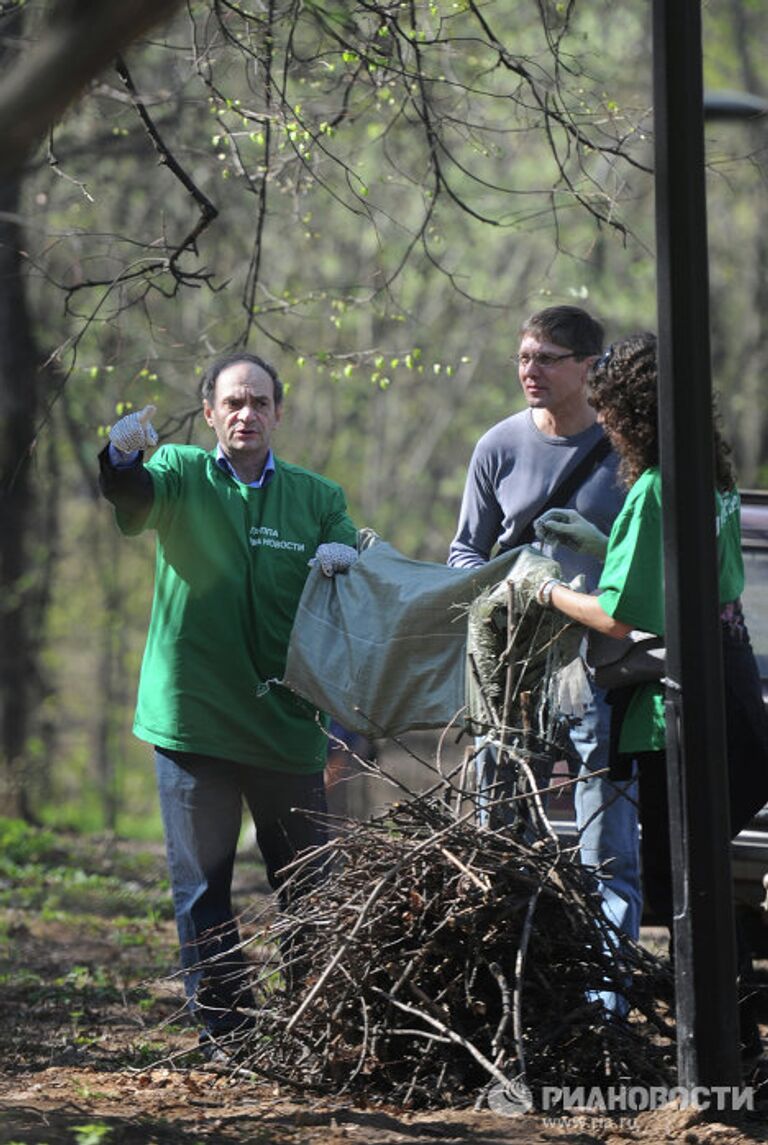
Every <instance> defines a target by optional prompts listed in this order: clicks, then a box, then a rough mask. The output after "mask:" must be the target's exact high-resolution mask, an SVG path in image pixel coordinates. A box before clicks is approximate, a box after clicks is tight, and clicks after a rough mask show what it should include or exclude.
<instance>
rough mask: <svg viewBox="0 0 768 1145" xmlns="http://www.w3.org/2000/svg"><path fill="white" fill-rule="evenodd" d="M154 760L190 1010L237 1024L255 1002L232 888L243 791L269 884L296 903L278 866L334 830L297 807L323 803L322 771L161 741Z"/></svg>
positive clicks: (226, 1027) (213, 1022)
mask: <svg viewBox="0 0 768 1145" xmlns="http://www.w3.org/2000/svg"><path fill="white" fill-rule="evenodd" d="M155 769H156V773H157V786H158V793H159V796H160V809H161V812H162V816H163V826H164V830H165V843H166V852H167V858H168V870H169V874H170V878H171V889H172V893H173V905H174V911H175V914H176V926H177V929H178V934H179V943H180V946H181V964H182V967H183V968H184V969H185V971H186V973H185V977H184V985H185V990H186V994H187V998H188V999H189V1005H190V1010H191V1011H192V1012H193V1013H195V1015H196V1017H197V1018H198V1020H199V1021H200V1022H201V1023H202V1024H203V1026H204V1027H205V1028H206V1030H207V1031H208V1032H209V1033H211V1034H214V1035H218V1034H222V1033H225V1032H227V1031H230V1030H232V1029H235V1028H237V1027H238V1026H240V1025H241V1024H242V1022H243V1016H242V1014H240V1013H238V1011H239V1009H240V1008H241V1007H243V1006H245V1007H248V1006H251V1005H252V1004H253V998H252V996H251V993H250V988H249V987H248V984H247V974H246V967H245V961H244V958H243V955H242V952H241V950H240V949H239V944H240V934H239V930H238V926H237V922H236V920H235V918H234V915H233V910H232V893H231V892H232V874H233V869H234V862H235V854H236V850H237V842H238V838H239V834H240V826H241V822H242V805H243V800H245V802H246V804H247V805H248V807H249V809H250V812H251V814H252V816H253V820H254V823H255V826H256V840H257V843H258V845H259V849H260V851H261V855H262V858H263V859H264V863H265V866H266V869H267V878H268V880H269V884H270V886H271V887H272V888H273V889H274V890H278V892H279V894H278V898H279V901H280V906H281V908H282V909H284V910H285V909H289V908H290V899H291V897H292V893H293V892H292V889H291V886H290V884H289V885H287V886H286V885H284V877H283V876H282V875H281V869H282V868H283V867H285V866H286V865H287V864H289V863H290V862H292V860H293V859H294V858H295V857H296V855H297V853H298V852H299V851H303V850H304V849H305V848H307V847H314V846H318V845H321V844H322V843H324V842H325V841H326V838H327V832H326V826H325V823H324V822H323V821H322V820H321V819H317V818H316V817H314V816H310V815H303V814H300V813H298V811H296V810H294V809H297V808H302V809H305V810H307V811H311V812H321V813H324V812H325V810H326V804H325V791H324V786H323V773H322V772H316V773H314V774H312V775H297V774H293V773H289V772H278V771H266V770H263V769H260V768H256V767H251V766H248V765H246V764H241V763H234V762H233V761H231V760H226V759H217V758H216V757H213V756H203V755H193V754H190V753H187V752H177V751H170V750H167V749H164V748H156V749H155ZM285 953H286V952H285V950H283V956H284V957H285ZM202 963H205V965H201V964H202Z"/></svg>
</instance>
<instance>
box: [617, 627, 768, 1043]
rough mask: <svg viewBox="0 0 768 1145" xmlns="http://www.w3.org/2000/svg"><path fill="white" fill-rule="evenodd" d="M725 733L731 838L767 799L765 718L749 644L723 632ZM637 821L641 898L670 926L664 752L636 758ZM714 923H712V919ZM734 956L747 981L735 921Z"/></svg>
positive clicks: (748, 963)
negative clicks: (638, 799)
mask: <svg viewBox="0 0 768 1145" xmlns="http://www.w3.org/2000/svg"><path fill="white" fill-rule="evenodd" d="M723 669H724V699H725V733H726V745H727V761H728V787H729V799H730V813H731V836H732V837H735V836H736V835H738V833H739V831H741V829H742V828H743V827H745V826H746V824H747V823H748V822H749V821H750V819H751V818H752V816H753V815H754V814H755V813H756V812H757V811H759V810H760V808H761V807H763V806H764V804H765V803H766V802H768V716H766V713H765V709H764V707H763V701H762V687H761V684H760V676H759V673H758V669H757V665H756V663H755V658H754V655H753V653H752V648H751V646H750V644H749V641H748V640H747V639H744V640H734V639H731V638H729V637H728V635H727V633H724V636H723ZM636 762H637V765H638V775H639V790H640V822H641V825H642V844H641V847H642V869H643V892H644V897H645V901H646V903H647V904H648V906H649V907H650V908H651V910H652V912H653V914H654V915H655V916H656V917H657V918H658V919H659V920H660V921H661V922H662V923H663V924H664V925H665V926H667V927H669V928H670V930H671V928H672V869H671V855H670V838H669V804H668V798H667V771H666V755H665V753H664V752H662V751H656V752H644V753H641V754H639V755H638V756H637V757H636ZM713 925H715V923H714V920H713ZM735 939H736V954H737V963H738V972H739V975H740V977H741V978H742V979H743V980H744V981H746V980H748V978H749V976H750V973H751V970H752V956H751V951H750V949H749V945H748V943H747V940H746V937H745V935H744V933H743V929H742V927H741V925H740V924H739V921H738V918H737V920H736V935H735ZM739 1017H740V1025H741V1036H742V1046H743V1048H745V1049H749V1048H752V1049H754V1048H755V1047H756V1046H759V1034H758V1030H757V1022H756V1018H755V1015H754V1002H753V1001H750V1000H749V999H748V1000H747V1001H746V1003H745V1002H742V1005H741V1007H740V1013H739Z"/></svg>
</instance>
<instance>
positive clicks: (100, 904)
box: [0, 819, 172, 932]
mask: <svg viewBox="0 0 768 1145" xmlns="http://www.w3.org/2000/svg"><path fill="white" fill-rule="evenodd" d="M108 846H109V843H108V841H101V842H99V841H96V840H94V839H92V838H87V837H86V838H83V837H76V838H74V839H72V838H70V839H66V838H65V837H64V836H62V835H55V834H54V833H53V832H52V831H50V830H44V829H39V828H35V827H31V826H29V825H28V824H26V823H23V822H22V821H20V820H14V819H0V883H1V885H0V907H7V908H14V909H20V910H34V911H36V912H38V913H40V914H42V915H43V916H44V917H47V918H56V917H58V916H60V915H61V914H63V913H66V914H69V915H71V914H78V915H83V916H87V915H96V916H100V917H103V918H109V919H111V920H112V921H113V922H114V925H115V927H116V930H118V931H120V930H121V929H122V928H124V927H126V926H128V927H129V928H130V922H129V920H132V919H137V918H141V919H150V920H151V919H155V918H171V917H172V909H171V904H170V901H169V896H168V891H167V883H166V880H165V879H164V878H159V877H158V873H157V860H156V858H155V857H154V856H152V855H150V854H145V855H141V854H139V855H133V854H124V853H122V852H120V851H119V850H118V849H111V850H110V853H109V856H108V857H106V856H105V854H104V849H105V847H108ZM129 932H130V929H129Z"/></svg>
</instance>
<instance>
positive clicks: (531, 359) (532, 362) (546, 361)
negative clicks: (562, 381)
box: [512, 353, 579, 370]
mask: <svg viewBox="0 0 768 1145" xmlns="http://www.w3.org/2000/svg"><path fill="white" fill-rule="evenodd" d="M578 357H579V355H578V354H542V353H536V354H513V355H512V361H513V362H516V363H517V365H518V366H520V367H521V368H522V369H523V370H527V369H528V367H529V366H539V367H540V368H541V369H542V370H546V369H548V368H549V367H550V366H554V365H556V364H557V363H558V362H564V361H565V359H566V358H578Z"/></svg>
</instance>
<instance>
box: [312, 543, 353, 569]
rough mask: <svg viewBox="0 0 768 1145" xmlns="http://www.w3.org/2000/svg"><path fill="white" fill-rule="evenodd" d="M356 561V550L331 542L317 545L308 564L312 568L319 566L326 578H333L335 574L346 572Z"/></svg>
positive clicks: (349, 546)
mask: <svg viewBox="0 0 768 1145" xmlns="http://www.w3.org/2000/svg"><path fill="white" fill-rule="evenodd" d="M356 560H357V549H353V548H352V546H351V545H342V544H340V543H339V542H338V541H331V542H329V543H328V544H326V545H318V546H317V552H316V553H315V555H314V556H313V557H312V559H311V560H310V561H309V562H308V563H309V564H310V565H312V566H314V565H320V568H321V569H322V571H323V572H324V573H325V575H326V576H334V574H335V573H338V572H346V571H347V569H348V568H350V566H351V565H353V564H354V563H355V561H356Z"/></svg>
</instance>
